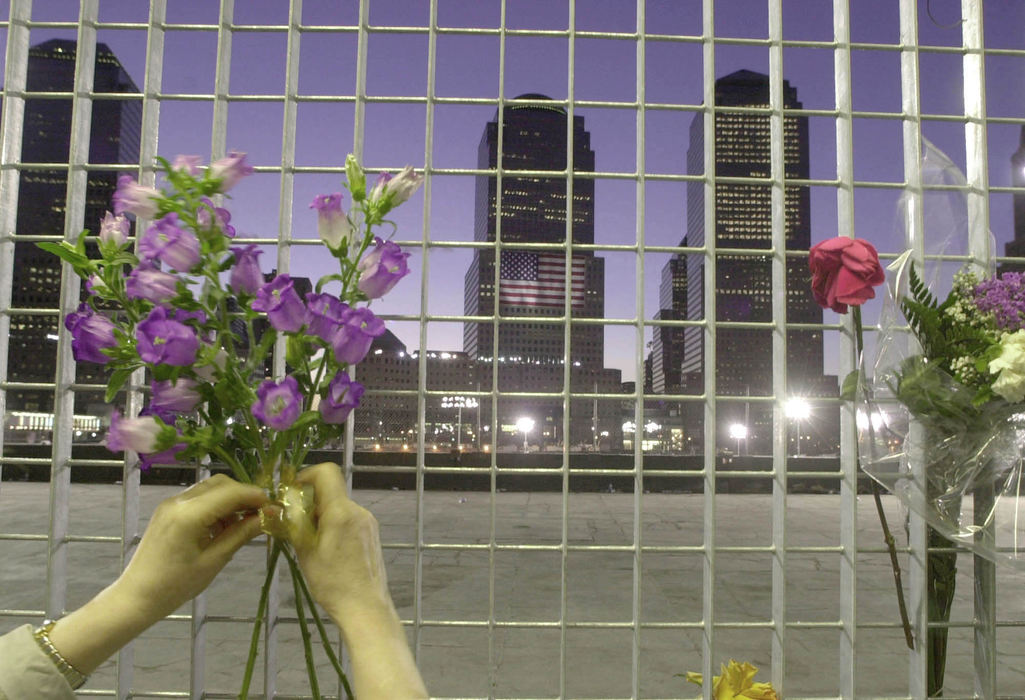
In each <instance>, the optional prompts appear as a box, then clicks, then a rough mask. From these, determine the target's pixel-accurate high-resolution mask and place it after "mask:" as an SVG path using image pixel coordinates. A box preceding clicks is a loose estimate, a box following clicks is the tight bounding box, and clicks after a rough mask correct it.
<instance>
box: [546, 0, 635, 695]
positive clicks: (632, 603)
mask: <svg viewBox="0 0 1025 700" xmlns="http://www.w3.org/2000/svg"><path fill="white" fill-rule="evenodd" d="M644 9H645V6H644V0H637V37H638V39H637V50H636V53H635V56H636V61H637V79H636V83H637V85H636V90H637V92H636V95H637V104H638V108H637V118H636V120H635V122H634V124H635V127H634V128H635V131H636V144H635V145H636V153H635V163H636V167H637V185H636V188H635V191H636V196H635V201H636V204H635V205H634V206H635V208H636V212H635V214H634V215H635V217H636V229H637V237H636V242H637V254H636V256H635V257H634V309H635V312H636V315H637V321H636V323H637V325H636V335H635V336H634V341H635V352H636V355H637V360H636V362H635V363H634V372H635V373H636V375H635V376H637V377H643V376H644V325H643V319H644V318H645V317H646V316H647V314H646V313H645V311H644V280H645V274H644V269H645V263H646V261H645V259H644V250H645V241H646V235H645V234H646V229H645V225H644V221H645V211H646V209H647V207H646V204H645V203H646V201H647V199H646V196H645V195H646V187H647V183H646V182H645V179H644V173H645V171H646V170H647V165H646V162H647V161H646V148H645V134H646V128H647V112H646V110H645V108H644V105H645V102H646V101H647V70H646V67H647V64H646V61H647V43H646V42H645V36H644V35H645V31H646V27H647V22H646V19H645V14H644ZM568 286H569V285H567V287H568ZM567 357H568V355H567ZM635 388H636V389H637V392H636V395H635V399H634V426H636V429H635V432H634V445H633V448H634V474H635V475H634V494H633V497H634V503H633V505H634V509H633V519H634V522H633V591H632V592H631V611H630V616H631V617H632V619H633V626H634V627H633V638H632V646H633V653H632V654H631V657H630V667H631V678H630V680H631V686H630V688H631V693H632V695H631V697H635V698H639V697H641V670H640V667H641V644H642V642H643V641H644V640H643V637H642V635H641V615H642V612H643V607H642V600H641V591H642V589H643V581H642V577H643V575H644V557H643V555H642V553H641V552H642V547H643V542H644V527H643V523H644V493H645V490H644V452H643V439H638V436H640V437H641V438H643V436H644V432H643V428H641V426H643V425H644V399H643V398H642V396H643V382H637V383H636V384H635ZM592 429H593V430H594V433H595V434H594V436H593V438H594V440H597V439H598V437H599V436H598V434H597V432H598V431H597V426H594V427H593V428H592ZM567 434H568V433H567ZM566 442H567V443H568V442H569V441H568V440H567V441H566ZM567 449H568V446H567ZM567 461H568V456H567Z"/></svg>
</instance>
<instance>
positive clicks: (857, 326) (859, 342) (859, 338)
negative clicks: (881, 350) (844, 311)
mask: <svg viewBox="0 0 1025 700" xmlns="http://www.w3.org/2000/svg"><path fill="white" fill-rule="evenodd" d="M851 316H853V317H854V340H855V352H856V353H857V355H856V357H855V358H854V359H855V364H856V365H857V367H858V369H861V354H862V352H864V350H865V340H864V337H863V334H864V332H865V331H864V329H863V328H862V325H861V307H860V306H855V307H854V311H853V313H852V314H851Z"/></svg>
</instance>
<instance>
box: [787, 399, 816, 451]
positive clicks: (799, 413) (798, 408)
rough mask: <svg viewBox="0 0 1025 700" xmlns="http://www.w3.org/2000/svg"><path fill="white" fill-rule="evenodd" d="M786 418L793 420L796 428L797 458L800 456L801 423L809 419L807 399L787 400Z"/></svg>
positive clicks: (809, 407) (809, 411)
mask: <svg viewBox="0 0 1025 700" xmlns="http://www.w3.org/2000/svg"><path fill="white" fill-rule="evenodd" d="M784 410H785V411H786V414H787V418H793V419H794V424H795V425H796V426H797V456H798V457H800V456H801V421H803V420H808V418H810V417H811V404H810V403H808V400H807V399H804V398H801V397H800V396H795V397H793V398H791V399H787V402H786V404H785V406H784Z"/></svg>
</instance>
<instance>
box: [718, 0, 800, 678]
mask: <svg viewBox="0 0 1025 700" xmlns="http://www.w3.org/2000/svg"><path fill="white" fill-rule="evenodd" d="M782 41H783V5H782V1H781V0H769V107H770V110H771V113H770V115H769V117H768V120H769V125H768V126H769V134H770V138H769V165H770V173H771V176H772V191H771V200H770V217H771V222H772V248H773V251H774V252H773V255H772V263H771V265H772V289H773V290H777V293H775V294H773V295H772V319H773V321H774V322H775V323H774V327H773V330H772V393H773V395H774V396H775V397H776V400H775V402H774V404H773V410H772V414H773V415H772V426H773V430H772V464H773V480H772V544H773V547H774V551H773V554H772V625H773V631H772V685H773V687H774V688H776V689H777V690H778V692H780V693H781V694H785V692H786V687H785V686H784V681H785V679H786V668H787V663H786V620H787V577H786V574H787V557H786V522H787V513H786V506H787V464H788V459H787V428H788V425H787V420H786V415H785V413H784V411H783V405H784V404H783V401H785V400H786V398H787V397H786V391H787V370H788V367H787V326H786V319H787V300H788V296H789V295H788V294H786V293H785V292H784V293H782V294H780V293H778V290H786V289H787V282H788V280H787V258H786V249H787V232H786V228H787V226H786V166H785V162H784V148H783V146H784V138H785V133H786V131H785V129H784V126H783V125H784V121H785V119H786V118H787V117H786V116H785V115H784V97H783V45H782ZM789 118H790V119H795V117H789ZM711 366H713V367H714V366H715V365H711ZM749 393H750V392H749ZM798 453H800V444H798Z"/></svg>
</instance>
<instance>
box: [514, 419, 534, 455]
mask: <svg viewBox="0 0 1025 700" xmlns="http://www.w3.org/2000/svg"><path fill="white" fill-rule="evenodd" d="M516 429H517V430H518V431H520V432H521V433H523V451H524V452H526V451H527V434H528V433H530V431H531V430H533V429H534V419H533V418H530V417H529V416H522V417H520V418H517V419H516Z"/></svg>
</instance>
